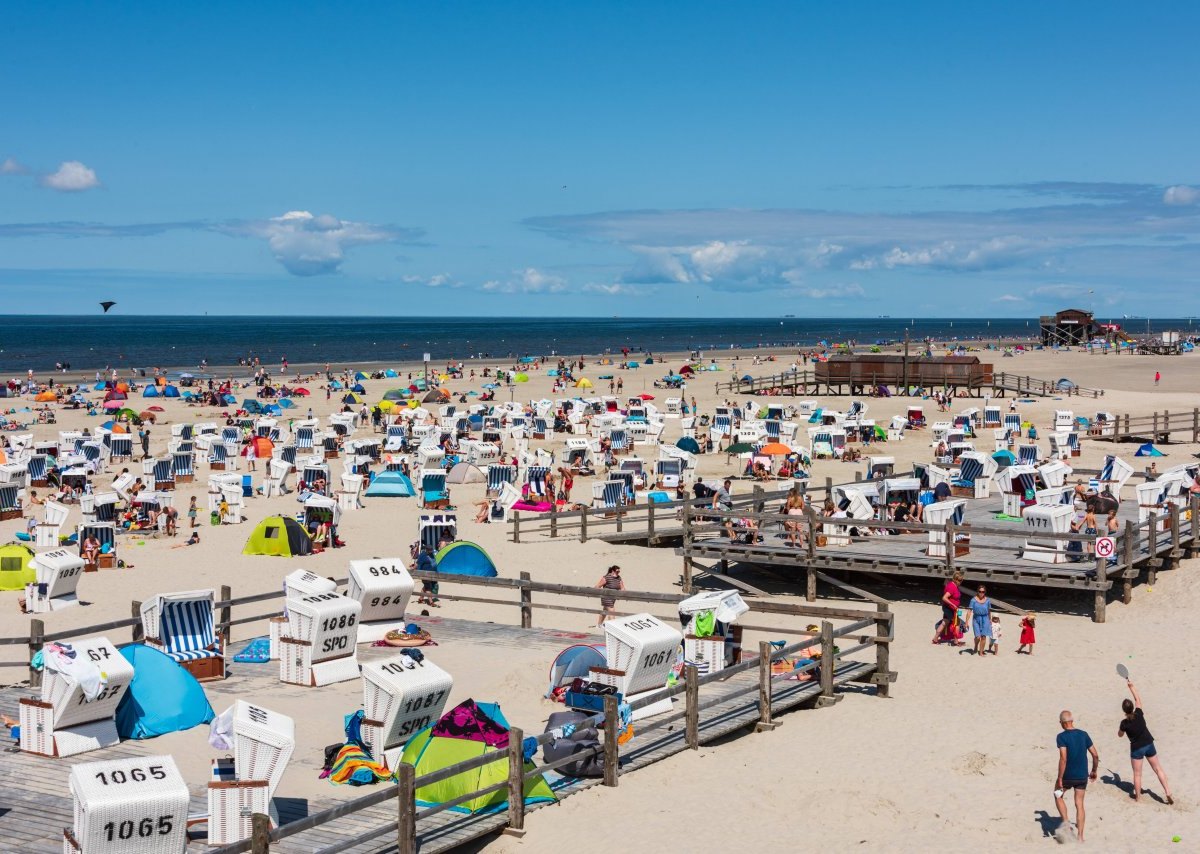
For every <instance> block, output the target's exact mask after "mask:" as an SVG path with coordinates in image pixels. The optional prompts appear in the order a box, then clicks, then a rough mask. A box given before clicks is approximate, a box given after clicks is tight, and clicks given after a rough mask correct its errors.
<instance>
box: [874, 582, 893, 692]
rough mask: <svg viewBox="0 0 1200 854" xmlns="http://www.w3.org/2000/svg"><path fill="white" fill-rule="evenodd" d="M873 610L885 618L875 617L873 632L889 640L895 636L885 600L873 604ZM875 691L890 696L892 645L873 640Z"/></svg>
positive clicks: (890, 614)
mask: <svg viewBox="0 0 1200 854" xmlns="http://www.w3.org/2000/svg"><path fill="white" fill-rule="evenodd" d="M875 610H876V611H877V612H878V613H879V616H880V617H886V618H887V619H886V620H884V619H877V620H876V621H875V634H876V635H879V636H882V637H885V638H887V639H888V640H891V639H892V638H893V637H894V636H895V632H894V631H893V630H892V629H893V627H894V626H895V623H894V622H893V618H892V612H891V611H889V610H888V606H887V603H886V602H880V603H878V604H877V605H876V606H875ZM875 678H876V680H877V681H876V683H875V693H876V694H878V695H879V696H880V697H890V696H892V645H891V644H890V643H883V642H881V641H875Z"/></svg>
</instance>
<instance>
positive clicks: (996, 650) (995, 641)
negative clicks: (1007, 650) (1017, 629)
mask: <svg viewBox="0 0 1200 854" xmlns="http://www.w3.org/2000/svg"><path fill="white" fill-rule="evenodd" d="M1001 637H1002V635H1001V633H1000V617H999V616H998V615H997V614H992V639H991V640H990V641H989V642H988V649H987V651H988V652H990V653H991V654H992V655H999V654H1000V638H1001Z"/></svg>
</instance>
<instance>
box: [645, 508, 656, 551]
mask: <svg viewBox="0 0 1200 854" xmlns="http://www.w3.org/2000/svg"><path fill="white" fill-rule="evenodd" d="M646 502H647V504H646V545H651V544H653V543H654V502H653V501H651V500H650V499H649V498H647V499H646Z"/></svg>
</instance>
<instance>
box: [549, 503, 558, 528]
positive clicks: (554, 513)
mask: <svg viewBox="0 0 1200 854" xmlns="http://www.w3.org/2000/svg"><path fill="white" fill-rule="evenodd" d="M557 536H558V502H556V501H555V500H554V496H553V495H552V496H550V539H554V538H555V537H557Z"/></svg>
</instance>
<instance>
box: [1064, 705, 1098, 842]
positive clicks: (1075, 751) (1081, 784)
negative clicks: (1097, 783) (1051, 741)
mask: <svg viewBox="0 0 1200 854" xmlns="http://www.w3.org/2000/svg"><path fill="white" fill-rule="evenodd" d="M1058 723H1059V726H1061V727H1062V732H1060V733H1059V734H1058V738H1057V740H1056V743H1057V744H1058V776H1057V778H1056V780H1055V783H1054V805H1055V806H1057V807H1058V814H1059V815H1060V816H1062V820H1063V826H1068V827H1069V826H1070V823H1071V820H1070V818H1069V817H1068V816H1067V802H1066V800H1064V795H1065V794H1066V790H1067V789H1074V790H1075V821H1076V828H1077V833H1078V838H1079V841H1080V842H1083V822H1084V812H1083V798H1084V795H1086V794H1087V784H1088V780H1095V779H1096V774H1097V772H1098V770H1099V768H1100V754H1099V753H1097V752H1096V746H1095V745H1094V744H1092V738H1091V736H1089V735H1088V734H1087V733H1086V732H1085V731H1083V730H1081V729H1075V719H1074V718H1073V717H1072V716H1071V713H1070V711H1066V710H1064V711H1063V712H1062V713H1061V714H1060V715H1059V716H1058ZM1089 753H1090V754H1091V755H1092V771H1091V773H1090V774H1089V773H1088V754H1089Z"/></svg>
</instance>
